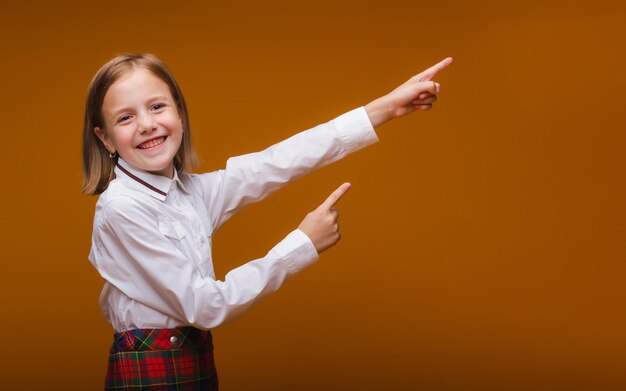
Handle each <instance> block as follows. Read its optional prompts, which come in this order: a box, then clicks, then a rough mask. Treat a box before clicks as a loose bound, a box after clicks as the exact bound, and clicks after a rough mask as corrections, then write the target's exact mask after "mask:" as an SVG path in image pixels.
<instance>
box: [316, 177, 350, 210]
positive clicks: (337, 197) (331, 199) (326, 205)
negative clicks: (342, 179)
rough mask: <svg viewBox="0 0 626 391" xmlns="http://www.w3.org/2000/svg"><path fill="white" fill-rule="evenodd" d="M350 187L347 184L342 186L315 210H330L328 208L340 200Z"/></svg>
mask: <svg viewBox="0 0 626 391" xmlns="http://www.w3.org/2000/svg"><path fill="white" fill-rule="evenodd" d="M351 187H352V185H351V184H350V183H349V182H346V183H344V184H342V185H341V186H339V187H338V188H337V190H335V191H333V192H332V194H331V195H330V196H328V198H327V199H326V200H325V201H324V202H322V204H321V205H320V206H319V207H318V208H317V209H328V210H330V208H332V207H333V206H334V205H335V204H336V203H337V202H338V201H339V200H340V199H341V197H343V195H344V194H346V192H347V191H348V190H350V188H351Z"/></svg>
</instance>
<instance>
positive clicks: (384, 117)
mask: <svg viewBox="0 0 626 391" xmlns="http://www.w3.org/2000/svg"><path fill="white" fill-rule="evenodd" d="M365 112H366V113H367V116H368V117H369V119H370V122H371V123H372V126H373V127H374V128H376V127H378V126H380V125H382V124H384V123H385V122H387V121H390V120H392V119H393V118H395V115H394V114H395V113H394V111H393V108H392V106H391V105H390V104H387V103H386V102H385V97H384V96H383V97H381V98H378V99H375V100H373V101H371V102H370V103H368V104H367V105H365Z"/></svg>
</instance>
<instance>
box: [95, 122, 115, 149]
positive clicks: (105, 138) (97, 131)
mask: <svg viewBox="0 0 626 391" xmlns="http://www.w3.org/2000/svg"><path fill="white" fill-rule="evenodd" d="M93 132H94V133H95V134H96V136H98V138H99V139H100V141H102V144H104V147H105V148H106V149H107V151H109V152H110V153H114V152H115V148H113V146H112V145H111V142H110V141H109V136H107V134H106V133H105V132H104V131H103V130H102V129H100V127H99V126H96V127H95V128H93Z"/></svg>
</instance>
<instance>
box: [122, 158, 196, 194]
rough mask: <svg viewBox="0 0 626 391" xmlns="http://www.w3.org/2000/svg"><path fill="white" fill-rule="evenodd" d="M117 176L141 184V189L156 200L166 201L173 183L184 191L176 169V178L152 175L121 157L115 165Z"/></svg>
mask: <svg viewBox="0 0 626 391" xmlns="http://www.w3.org/2000/svg"><path fill="white" fill-rule="evenodd" d="M115 175H116V177H117V178H119V177H128V178H129V179H131V180H133V181H135V182H137V183H139V184H141V186H139V188H141V189H143V190H144V191H145V192H147V193H149V194H150V195H152V196H153V197H154V198H156V199H158V200H161V201H165V198H166V197H167V193H168V192H169V191H170V188H171V186H172V182H176V185H177V186H179V187H180V188H181V189H182V190H183V191H185V187H184V186H183V184H182V182H181V180H180V178H179V176H178V172H177V170H176V169H174V178H172V179H170V178H168V177H165V176H162V175H156V174H151V173H149V172H146V171H143V170H139V169H137V168H135V167H133V166H131V165H130V164H128V163H127V162H125V161H124V159H122V158H121V157H118V159H117V164H116V165H115Z"/></svg>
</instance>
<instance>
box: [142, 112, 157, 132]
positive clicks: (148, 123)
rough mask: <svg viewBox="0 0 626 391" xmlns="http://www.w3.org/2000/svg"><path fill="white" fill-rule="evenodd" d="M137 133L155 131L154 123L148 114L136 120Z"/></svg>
mask: <svg viewBox="0 0 626 391" xmlns="http://www.w3.org/2000/svg"><path fill="white" fill-rule="evenodd" d="M137 121H138V126H139V131H140V132H142V133H145V132H152V131H153V130H155V129H156V122H155V120H154V118H152V116H151V115H150V113H143V114H141V115H139V116H138V118H137Z"/></svg>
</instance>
